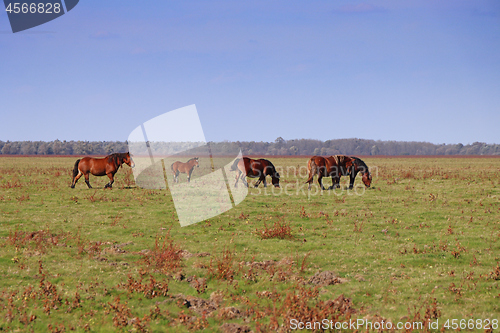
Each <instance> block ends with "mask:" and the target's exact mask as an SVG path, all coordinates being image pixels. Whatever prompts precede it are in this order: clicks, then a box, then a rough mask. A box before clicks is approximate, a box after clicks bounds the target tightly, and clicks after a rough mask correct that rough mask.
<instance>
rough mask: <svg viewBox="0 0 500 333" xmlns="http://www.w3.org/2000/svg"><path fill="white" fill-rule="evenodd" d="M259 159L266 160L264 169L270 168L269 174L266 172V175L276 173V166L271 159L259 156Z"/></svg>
mask: <svg viewBox="0 0 500 333" xmlns="http://www.w3.org/2000/svg"><path fill="white" fill-rule="evenodd" d="M260 160H261V161H266V162H267V163H268V165H267V166H266V167H265V171H267V168H270V169H271V174H267V175H274V174H275V173H276V168H275V167H274V164H272V163H271V161H269V160H266V159H264V158H261V159H260Z"/></svg>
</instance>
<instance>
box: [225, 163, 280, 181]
mask: <svg viewBox="0 0 500 333" xmlns="http://www.w3.org/2000/svg"><path fill="white" fill-rule="evenodd" d="M231 171H237V172H238V175H237V176H236V183H234V187H238V181H239V180H240V179H241V181H242V182H243V184H245V186H246V187H248V182H247V181H246V180H245V177H250V178H259V180H258V181H257V183H255V185H254V187H258V186H259V185H260V183H261V182H264V187H267V182H266V176H271V182H272V184H273V185H274V187H280V174H279V173H278V172H276V168H275V167H274V165H273V164H272V163H271V162H270V161H268V160H265V159H262V158H261V159H258V160H253V159H251V158H248V157H243V158H239V159H236V160H235V161H234V163H233V165H232V166H231Z"/></svg>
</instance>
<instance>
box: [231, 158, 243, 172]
mask: <svg viewBox="0 0 500 333" xmlns="http://www.w3.org/2000/svg"><path fill="white" fill-rule="evenodd" d="M240 161H241V158H237V159H235V160H234V163H233V165H231V171H238V163H239V162H240Z"/></svg>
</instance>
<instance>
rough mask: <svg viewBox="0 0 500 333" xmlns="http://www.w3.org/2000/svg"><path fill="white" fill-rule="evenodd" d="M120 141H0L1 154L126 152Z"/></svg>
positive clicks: (126, 147)
mask: <svg viewBox="0 0 500 333" xmlns="http://www.w3.org/2000/svg"><path fill="white" fill-rule="evenodd" d="M127 150H128V145H127V143H126V142H120V141H59V140H55V141H49V142H45V141H7V142H4V141H0V153H1V154H2V155H109V154H112V153H118V152H126V151H127Z"/></svg>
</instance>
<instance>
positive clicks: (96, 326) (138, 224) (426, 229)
mask: <svg viewBox="0 0 500 333" xmlns="http://www.w3.org/2000/svg"><path fill="white" fill-rule="evenodd" d="M269 159H270V160H271V161H272V162H273V163H274V164H275V166H277V167H278V169H279V170H280V173H281V175H282V179H281V185H282V187H281V190H279V189H278V190H277V189H273V188H267V189H264V188H263V187H262V185H261V187H260V188H258V189H250V191H249V195H248V196H247V198H246V199H245V200H244V201H243V202H242V203H241V204H240V205H238V206H237V207H236V208H234V209H232V210H230V211H228V212H226V213H224V214H222V215H220V216H217V217H215V218H212V219H210V220H208V221H203V222H200V223H197V224H194V225H191V226H188V227H182V228H181V227H180V225H179V223H178V220H177V217H176V213H175V209H174V206H173V203H172V198H171V196H170V193H169V191H168V190H145V189H140V188H137V187H136V186H135V184H134V181H133V176H132V175H131V169H130V168H128V167H127V166H125V167H124V168H123V169H121V170H120V171H119V172H118V174H117V180H116V181H115V184H114V188H113V189H112V190H104V189H103V186H104V184H105V183H107V178H106V177H102V178H96V177H91V183H92V184H93V186H94V187H95V188H94V189H92V190H89V189H87V187H86V185H85V183H84V182H83V181H80V182H79V183H78V184H77V186H76V188H75V189H70V188H69V185H70V182H71V170H72V166H73V163H74V161H75V160H76V158H28V157H1V158H0V267H1V271H2V279H1V280H0V316H1V318H2V320H0V330H5V331H15V330H20V331H35V332H40V331H51V332H63V331H69V330H76V331H95V332H101V331H102V332H108V331H116V330H117V329H120V330H123V331H130V330H132V331H157V332H163V331H172V332H173V331H188V330H191V331H196V330H202V329H205V330H208V331H214V332H216V331H228V332H230V331H234V332H236V331H238V329H239V330H240V331H244V329H247V328H249V329H252V330H253V331H254V332H257V331H276V330H280V331H287V330H290V327H291V326H290V320H292V319H297V320H299V321H302V322H307V321H314V320H316V321H321V320H322V319H325V318H328V319H331V320H333V322H335V321H338V322H339V323H342V322H346V321H348V320H349V319H352V320H358V319H363V320H365V321H370V322H371V323H372V324H373V323H379V324H380V323H381V322H382V321H384V322H387V321H390V322H391V323H394V325H396V323H398V322H401V323H405V322H408V323H413V322H427V324H426V326H425V327H427V325H428V322H429V321H431V322H435V321H436V320H439V329H441V328H443V326H444V325H445V323H446V321H447V320H450V321H449V325H450V328H451V325H452V322H451V320H452V319H458V321H457V323H458V324H457V325H460V320H461V319H465V320H466V321H463V322H462V323H468V324H469V325H471V323H472V321H471V319H473V320H474V325H473V326H474V329H472V330H470V331H481V332H483V331H485V329H484V327H485V325H486V324H487V321H486V320H487V319H489V320H496V323H497V325H498V320H499V319H500V315H499V313H500V302H499V298H500V289H499V288H500V267H499V263H498V262H499V261H500V242H499V238H500V219H499V216H500V200H499V199H500V177H499V176H500V159H498V158H496V159H493V158H491V159H490V158H398V159H396V158H386V159H383V158H366V159H365V162H366V163H367V164H368V166H370V168H371V170H372V173H373V183H372V187H371V188H369V189H367V190H365V189H364V187H362V186H361V180H360V179H357V180H356V186H357V187H356V189H355V190H351V191H349V190H347V189H346V185H347V179H345V178H343V179H342V181H341V185H342V187H341V189H337V190H334V191H322V192H321V191H318V189H317V187H315V188H313V189H312V190H311V191H310V192H309V191H307V188H306V185H305V184H304V182H305V179H306V174H305V169H304V167H305V165H306V162H307V159H304V158H300V159H299V158H297V159H295V158H269ZM195 174H196V170H195ZM195 174H193V177H195ZM229 176H230V184H231V186H232V184H233V182H234V181H233V179H234V175H233V174H231V175H229ZM105 178H106V179H105ZM182 179H183V178H182V176H181V180H182ZM268 181H270V180H268ZM252 182H254V180H251V183H252ZM325 183H326V185H329V180H326V181H325ZM479 320H482V322H481V325H480V324H479V323H480V322H479ZM230 324H231V325H230ZM490 326H491V324H490ZM492 328H494V330H493V331H498V326H493V327H492ZM423 330H425V329H415V330H414V331H415V332H417V331H423ZM451 330H453V329H451ZM344 331H346V330H344ZM347 331H349V330H347ZM363 331H364V329H363ZM395 331H401V330H398V329H396V330H395ZM410 331H411V330H410Z"/></svg>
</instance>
